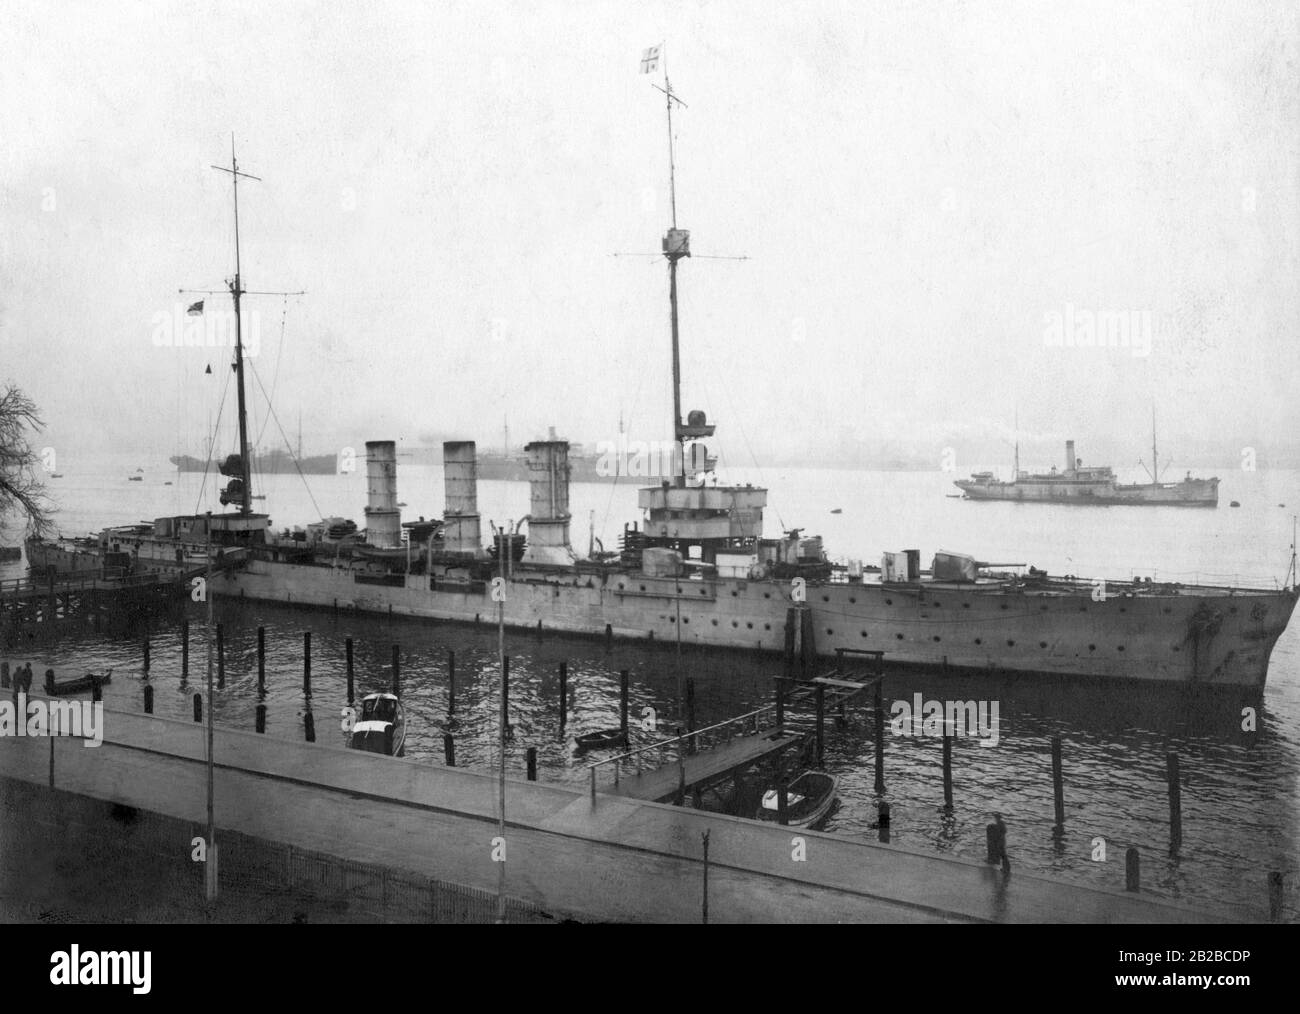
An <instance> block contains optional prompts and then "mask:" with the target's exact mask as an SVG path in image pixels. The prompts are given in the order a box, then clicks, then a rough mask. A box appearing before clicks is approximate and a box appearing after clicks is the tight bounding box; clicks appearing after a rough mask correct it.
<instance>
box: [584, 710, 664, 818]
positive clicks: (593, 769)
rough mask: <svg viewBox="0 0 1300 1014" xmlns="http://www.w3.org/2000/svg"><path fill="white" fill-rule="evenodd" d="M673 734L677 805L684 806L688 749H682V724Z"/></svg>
mask: <svg viewBox="0 0 1300 1014" xmlns="http://www.w3.org/2000/svg"><path fill="white" fill-rule="evenodd" d="M673 735H675V736H676V737H677V805H678V806H683V805H684V804H685V803H686V751H685V750H684V749H682V742H681V736H682V727H681V726H680V725H679V726H677V730H676V732H674V733H673ZM593 770H594V769H593Z"/></svg>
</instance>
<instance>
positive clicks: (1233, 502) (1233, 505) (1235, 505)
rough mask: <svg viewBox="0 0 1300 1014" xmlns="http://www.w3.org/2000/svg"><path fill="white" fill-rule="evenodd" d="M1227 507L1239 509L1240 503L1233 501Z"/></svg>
mask: <svg viewBox="0 0 1300 1014" xmlns="http://www.w3.org/2000/svg"><path fill="white" fill-rule="evenodd" d="M1228 506H1229V507H1240V506H1241V502H1240V501H1239V500H1233V501H1232V503H1230V504H1228Z"/></svg>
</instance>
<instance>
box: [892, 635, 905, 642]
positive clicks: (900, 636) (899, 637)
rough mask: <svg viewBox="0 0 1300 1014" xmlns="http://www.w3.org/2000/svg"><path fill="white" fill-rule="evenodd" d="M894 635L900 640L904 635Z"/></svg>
mask: <svg viewBox="0 0 1300 1014" xmlns="http://www.w3.org/2000/svg"><path fill="white" fill-rule="evenodd" d="M894 636H895V637H897V638H898V639H899V640H900V641H901V640H902V639H903V635H902V634H895V635H894Z"/></svg>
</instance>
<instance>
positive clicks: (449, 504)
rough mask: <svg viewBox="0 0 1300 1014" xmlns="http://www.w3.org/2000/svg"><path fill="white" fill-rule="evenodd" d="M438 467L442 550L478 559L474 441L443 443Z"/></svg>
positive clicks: (479, 536)
mask: <svg viewBox="0 0 1300 1014" xmlns="http://www.w3.org/2000/svg"><path fill="white" fill-rule="evenodd" d="M442 468H443V476H444V478H445V481H446V507H445V509H444V511H443V521H444V527H443V536H442V538H443V549H444V551H446V552H448V553H469V554H472V555H474V556H480V555H482V552H483V540H482V537H481V535H480V532H479V514H478V454H477V450H476V448H475V446H474V441H473V440H448V441H446V442H445V443H444V444H443V445H442Z"/></svg>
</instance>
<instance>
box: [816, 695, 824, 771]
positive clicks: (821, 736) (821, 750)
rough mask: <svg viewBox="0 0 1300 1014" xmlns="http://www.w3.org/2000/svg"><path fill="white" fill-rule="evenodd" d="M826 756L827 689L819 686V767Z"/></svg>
mask: <svg viewBox="0 0 1300 1014" xmlns="http://www.w3.org/2000/svg"><path fill="white" fill-rule="evenodd" d="M825 756H826V688H825V687H824V686H823V685H822V684H820V683H818V684H817V766H818V767H821V766H822V761H823V759H824V758H825Z"/></svg>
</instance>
